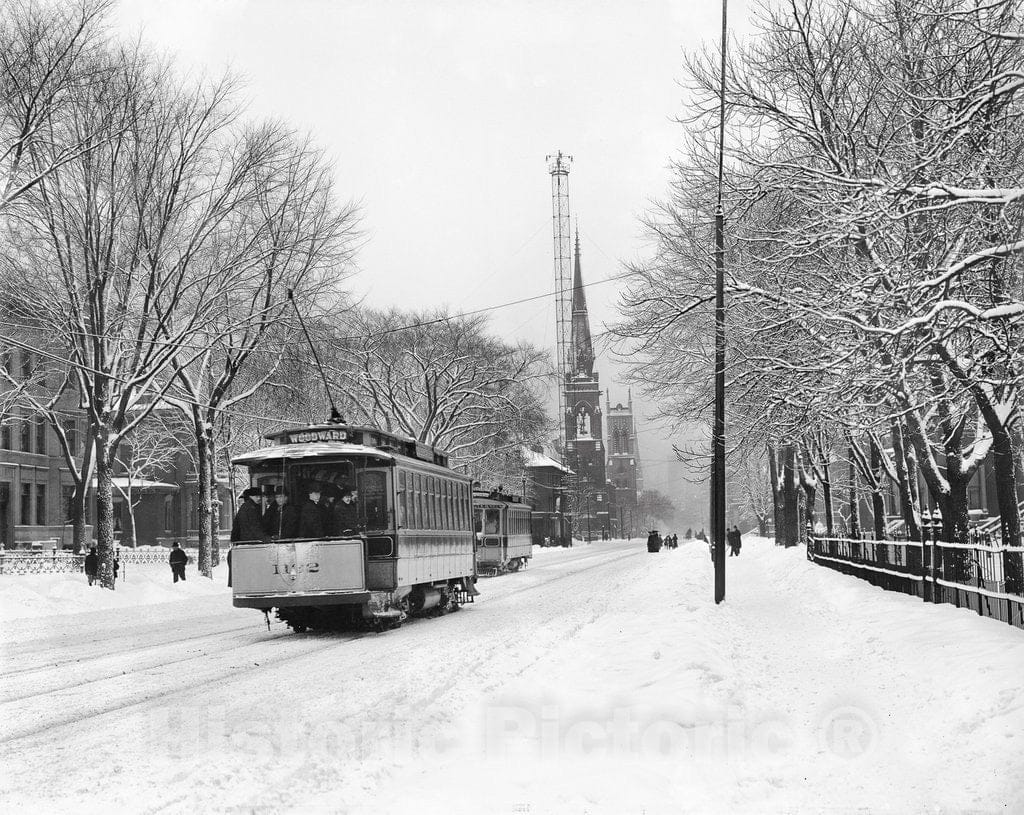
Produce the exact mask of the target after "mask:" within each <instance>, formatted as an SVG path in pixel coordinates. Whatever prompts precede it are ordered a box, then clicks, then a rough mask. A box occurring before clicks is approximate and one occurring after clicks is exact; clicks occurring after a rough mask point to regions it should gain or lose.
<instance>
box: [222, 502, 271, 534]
mask: <svg viewBox="0 0 1024 815" xmlns="http://www.w3.org/2000/svg"><path fill="white" fill-rule="evenodd" d="M231 540H232V541H235V542H238V543H255V542H257V541H262V542H264V543H265V542H266V540H267V533H266V532H264V531H263V522H262V519H261V518H260V509H259V507H257V506H256V504H254V503H253V502H252V501H250V500H249V499H248V498H243V499H242V506H240V507H239V508H238V512H237V513H236V514H235V522H234V523H233V524H232V525H231Z"/></svg>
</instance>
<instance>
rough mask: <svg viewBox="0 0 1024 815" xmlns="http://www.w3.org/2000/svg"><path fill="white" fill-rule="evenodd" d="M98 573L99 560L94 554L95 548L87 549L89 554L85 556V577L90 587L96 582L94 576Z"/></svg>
mask: <svg viewBox="0 0 1024 815" xmlns="http://www.w3.org/2000/svg"><path fill="white" fill-rule="evenodd" d="M99 571H100V558H99V555H97V554H96V547H95V546H93V547H91V548H90V549H89V554H87V555H86V556H85V577H86V579H87V580H88V581H89V585H90V586H91V585H92V584H93V583H95V582H96V576H97V575H98V574H99Z"/></svg>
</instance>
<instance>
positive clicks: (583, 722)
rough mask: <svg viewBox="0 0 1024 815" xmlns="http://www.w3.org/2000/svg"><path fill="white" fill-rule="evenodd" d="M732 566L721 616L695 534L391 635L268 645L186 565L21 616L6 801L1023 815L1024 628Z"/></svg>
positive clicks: (9, 716) (552, 555)
mask: <svg viewBox="0 0 1024 815" xmlns="http://www.w3.org/2000/svg"><path fill="white" fill-rule="evenodd" d="M728 566H729V578H728V580H729V584H728V594H727V599H726V603H725V604H724V605H722V606H719V607H715V605H714V603H713V602H712V601H711V599H710V597H711V562H710V558H709V557H708V552H707V548H706V546H705V545H704V544H702V543H698V542H693V541H687V542H681V543H680V547H679V549H678V550H675V551H670V550H663V551H662V552H660V553H658V554H648V553H647V552H646V548H645V546H644V545H643V543H642V542H641V541H633V542H631V543H627V542H621V541H616V542H609V543H593V544H590V545H577V546H576V547H574V548H572V549H564V550H563V549H559V550H535V557H534V559H533V561H532V564H531V566H530V568H529V569H527V570H526V571H525V572H522V573H519V574H512V575H506V576H503V577H500V578H494V579H489V580H481V582H480V589H481V596H480V597H479V598H478V600H477V602H476V604H474V605H471V606H468V607H467V608H465V609H463V610H462V611H460V612H458V613H457V614H450V615H447V616H444V617H441V618H437V619H429V620H416V621H413V622H409V623H406V624H405V625H404V626H403V627H402V628H401V629H399V630H397V631H391V632H387V633H385V634H379V635H378V634H369V633H368V634H352V633H350V634H305V635H296V634H293V633H291V632H290V631H289V630H287V629H286V628H285V627H284V626H283V625H281V624H280V623H272V625H271V630H270V631H269V632H268V631H267V629H266V626H265V625H264V622H263V617H262V615H260V614H258V613H256V612H252V611H245V610H236V609H233V608H231V604H230V595H229V593H228V590H227V589H226V588H225V589H223V590H222V591H216V592H215V593H213V594H210V593H199V590H198V589H196V588H192V587H191V575H190V586H189V589H188V591H189V592H190V594H189V595H188V596H186V597H182V598H181V599H178V600H175V601H173V602H161V603H156V604H150V605H137V606H134V607H130V608H106V609H100V610H95V611H85V612H82V611H80V612H78V613H74V614H64V615H52V616H46V617H37V618H21V619H8V621H7V622H6V623H5V624H4V627H3V637H2V675H3V690H2V694H3V699H2V711H0V716H2V719H0V721H2V725H0V727H2V733H0V738H2V742H3V751H4V755H5V760H4V772H3V775H2V781H0V784H2V792H0V806H2V807H3V809H4V810H5V811H8V812H12V811H18V810H23V811H27V812H36V811H65V812H71V811H74V812H83V811H97V812H98V811H112V810H114V811H128V812H196V811H206V812H210V811H213V812H223V811H232V812H249V811H260V812H279V811H289V812H290V811H294V812H331V813H363V812H370V811H373V812H397V811H400V810H411V811H416V812H425V813H434V812H452V811H474V812H487V813H530V815H537V813H559V815H562V814H563V813H584V812H586V813H605V812H607V813H641V812H644V813H675V812H681V811H684V812H685V811H693V812H822V811H830V812H899V813H906V812H963V811H974V812H1015V811H1016V812H1019V811H1022V809H1024V762H1021V761H1020V759H1019V758H1018V756H1019V755H1020V754H1021V753H1022V751H1024V735H1022V734H1024V686H1022V684H1021V682H1020V674H1021V668H1022V667H1024V638H1022V637H1021V635H1020V632H1019V631H1017V630H1014V629H1012V628H1010V627H1009V626H1006V625H1001V624H999V623H997V622H994V621H992V620H987V619H980V618H978V617H977V616H975V615H973V614H971V613H969V612H967V611H963V610H957V609H954V608H951V607H948V606H940V607H932V606H926V605H925V604H923V603H921V602H920V601H915V600H914V599H912V598H909V597H904V596H900V595H896V594H887V593H884V592H882V591H881V590H879V589H876V588H873V587H871V586H869V585H867V584H866V583H863V582H861V581H858V580H856V579H853V578H849V577H845V576H843V575H840V574H837V573H834V572H831V571H828V570H826V569H822V568H820V567H816V566H814V565H812V564H810V563H808V562H807V561H806V560H805V559H804V553H803V549H802V548H801V549H795V550H788V551H787V550H782V549H779V548H776V547H774V546H772V545H771V543H770V542H768V541H763V540H759V539H756V538H750V537H748V538H746V539H745V544H744V547H743V554H742V556H741V557H740V558H730V559H729V560H728ZM159 578H160V579H161V580H162V581H164V582H167V581H168V577H167V575H166V574H165V573H164V570H161V571H160V572H159ZM52 579H53V580H54V581H73V580H76V579H78V580H80V579H81V578H80V576H60V575H56V576H53V578H52ZM154 579H156V578H154ZM17 580H19V578H9V577H5V578H4V582H3V583H0V595H2V599H3V602H4V610H5V615H4V616H5V617H8V618H9V617H10V616H11V614H10V613H9V611H10V608H9V602H10V597H11V596H13V595H17V594H18V592H19V590H18V589H16V588H15V583H16V581H17ZM211 588H212V587H210V586H209V585H207V586H206V587H204V589H205V590H206V591H209V590H210V589H211Z"/></svg>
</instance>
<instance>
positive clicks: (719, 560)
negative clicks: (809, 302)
mask: <svg viewBox="0 0 1024 815" xmlns="http://www.w3.org/2000/svg"><path fill="white" fill-rule="evenodd" d="M727 6H728V0H722V72H721V86H720V88H719V113H718V205H717V206H716V207H715V421H714V432H713V435H712V442H711V460H712V465H711V485H712V486H711V496H712V518H711V535H712V537H713V539H714V541H715V604H716V605H717V604H718V603H721V602H722V601H723V600H724V599H725V210H724V209H723V207H722V183H723V175H724V172H723V169H724V167H723V162H724V155H723V153H724V150H725V46H726V30H727V29H726V9H727Z"/></svg>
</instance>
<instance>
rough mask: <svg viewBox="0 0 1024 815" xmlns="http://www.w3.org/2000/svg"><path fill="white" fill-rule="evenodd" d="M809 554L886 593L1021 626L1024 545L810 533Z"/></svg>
mask: <svg viewBox="0 0 1024 815" xmlns="http://www.w3.org/2000/svg"><path fill="white" fill-rule="evenodd" d="M807 557H808V559H809V560H812V561H813V562H814V563H817V564H818V565H820V566H827V567H828V568H830V569H835V570H836V571H839V572H842V573H843V574H849V575H853V576H855V577H859V578H861V579H863V580H867V581H868V582H869V583H871V584H872V585H875V586H879V587H881V588H883V589H886V590H888V591H898V592H902V593H903V594H911V595H914V596H915V597H920V598H921V599H922V600H924V601H925V602H926V603H949V604H951V605H954V606H956V607H957V608H967V609H971V610H973V611H976V612H977V613H978V614H980V615H981V616H983V617H992V618H993V619H996V620H1002V621H1003V622H1005V623H1009V624H1010V625H1012V626H1016V627H1017V628H1024V546H1000V545H998V544H995V543H988V542H985V543H949V542H946V541H927V542H925V543H920V542H918V541H876V540H855V539H850V538H819V537H813V538H810V539H809V540H808V544H807Z"/></svg>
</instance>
